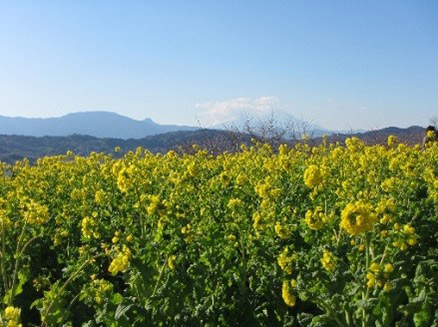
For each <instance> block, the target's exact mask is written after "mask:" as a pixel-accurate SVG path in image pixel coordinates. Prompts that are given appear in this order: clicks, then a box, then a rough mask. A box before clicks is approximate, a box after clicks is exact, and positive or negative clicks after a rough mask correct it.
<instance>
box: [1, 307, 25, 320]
mask: <svg viewBox="0 0 438 327" xmlns="http://www.w3.org/2000/svg"><path fill="white" fill-rule="evenodd" d="M20 313H21V309H19V308H15V307H13V306H9V307H7V308H6V309H5V318H6V319H9V320H16V321H17V320H18V319H20Z"/></svg>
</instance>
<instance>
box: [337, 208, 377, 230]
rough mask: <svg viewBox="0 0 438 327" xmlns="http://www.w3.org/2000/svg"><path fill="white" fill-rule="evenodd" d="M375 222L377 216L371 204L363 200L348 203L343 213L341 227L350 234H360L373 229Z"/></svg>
mask: <svg viewBox="0 0 438 327" xmlns="http://www.w3.org/2000/svg"><path fill="white" fill-rule="evenodd" d="M375 222H376V217H375V215H374V214H373V213H372V212H371V205H370V204H368V203H366V202H363V201H358V202H356V203H349V204H347V206H346V207H345V208H344V210H342V213H341V227H342V228H344V229H345V230H346V231H347V232H348V233H349V234H350V235H359V234H360V233H363V232H365V231H368V230H371V229H372V228H373V226H374V223H375Z"/></svg>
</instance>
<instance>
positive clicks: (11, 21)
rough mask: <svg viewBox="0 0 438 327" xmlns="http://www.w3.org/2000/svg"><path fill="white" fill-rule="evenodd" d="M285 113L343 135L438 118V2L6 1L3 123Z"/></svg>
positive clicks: (0, 83)
mask: <svg viewBox="0 0 438 327" xmlns="http://www.w3.org/2000/svg"><path fill="white" fill-rule="evenodd" d="M240 108H244V109H245V110H247V111H251V110H255V111H263V110H266V109H270V108H279V109H282V110H284V111H287V112H289V113H291V114H293V115H295V116H298V117H301V118H305V119H307V120H310V121H313V122H314V123H318V124H320V125H322V126H324V127H327V128H332V129H349V128H365V129H368V128H379V127H385V126H388V125H397V126H402V127H405V126H409V125H412V124H421V125H425V124H427V123H428V121H429V118H431V117H432V116H435V115H438V1H426V0H424V1H414V0H411V1H408V0H405V1H384V0H378V1H371V0H367V1H351V0H348V1H335V0H333V1H327V0H321V1H308V0H302V1H292V0H289V1H274V0H272V1H225V0H221V1H208V0H206V1H200V0H197V1H186V0H185V1H180V0H178V1H168V0H161V1H158V0H157V1H133V0H130V1H122V0H121V1H108V0H107V1H97V0H95V1H93V0H86V1H85V0H84V1H80V0H75V1H67V0H65V1H61V0H60V1H45V0H38V1H37V0H33V1H26V0H20V1H12V0H11V1H7V0H5V1H1V2H0V114H1V115H7V116H25V117H50V116H60V115H63V114H66V113H68V112H76V111H88V110H108V111H115V112H118V113H120V114H123V115H127V116H129V117H132V118H136V119H144V118H146V117H150V118H152V119H154V120H156V121H157V122H159V123H178V124H196V121H197V119H200V120H201V123H202V124H204V125H207V124H208V123H213V122H218V121H221V120H226V119H227V118H229V117H231V116H232V115H233V113H234V112H235V111H236V110H238V109H240Z"/></svg>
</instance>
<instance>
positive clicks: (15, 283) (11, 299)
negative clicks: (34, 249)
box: [8, 235, 42, 305]
mask: <svg viewBox="0 0 438 327" xmlns="http://www.w3.org/2000/svg"><path fill="white" fill-rule="evenodd" d="M41 236H42V235H37V236H34V237H32V238H31V239H30V240H29V241H27V242H26V244H24V246H23V247H22V248H21V250H20V252H19V253H17V257H16V258H15V267H14V273H13V275H12V276H13V277H12V287H11V296H10V297H9V301H8V305H12V303H13V301H14V297H15V291H16V288H17V276H18V268H19V267H20V259H21V257H22V255H23V254H24V251H26V249H27V247H28V246H29V245H30V243H32V242H33V241H34V240H36V239H37V238H38V237H41ZM17 250H18V247H17Z"/></svg>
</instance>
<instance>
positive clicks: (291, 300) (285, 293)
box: [281, 281, 297, 307]
mask: <svg viewBox="0 0 438 327" xmlns="http://www.w3.org/2000/svg"><path fill="white" fill-rule="evenodd" d="M281 296H282V298H283V300H284V303H286V304H287V305H288V306H290V307H294V306H295V304H296V302H297V298H296V296H295V295H293V294H292V289H291V286H290V284H289V282H288V281H284V282H283V286H282V288H281Z"/></svg>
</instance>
